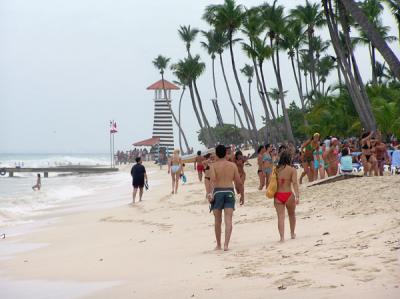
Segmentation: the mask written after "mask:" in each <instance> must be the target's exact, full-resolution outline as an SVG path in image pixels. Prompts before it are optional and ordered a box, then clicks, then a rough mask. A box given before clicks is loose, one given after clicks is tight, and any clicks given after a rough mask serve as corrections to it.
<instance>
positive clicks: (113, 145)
mask: <svg viewBox="0 0 400 299" xmlns="http://www.w3.org/2000/svg"><path fill="white" fill-rule="evenodd" d="M114 135H115V133H113V134H112V157H113V167H115V156H114Z"/></svg>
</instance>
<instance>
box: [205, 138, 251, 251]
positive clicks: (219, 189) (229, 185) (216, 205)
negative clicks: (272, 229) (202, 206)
mask: <svg viewBox="0 0 400 299" xmlns="http://www.w3.org/2000/svg"><path fill="white" fill-rule="evenodd" d="M215 153H216V155H217V160H216V161H215V162H214V163H212V164H211V167H210V179H211V185H212V186H214V189H213V191H212V192H211V193H209V194H208V195H207V198H208V201H209V202H210V210H211V211H213V213H214V218H215V238H216V240H217V247H216V248H215V249H216V250H221V249H222V247H221V224H222V210H224V220H225V242H224V250H225V251H227V250H228V246H229V241H230V238H231V234H232V216H233V211H234V209H235V191H234V190H235V189H234V184H235V187H236V190H238V191H239V194H240V204H241V205H243V203H244V194H243V184H242V180H241V179H240V175H239V171H238V168H237V166H236V164H235V163H232V162H229V161H227V160H226V147H225V146H224V145H218V146H217V147H216V148H215Z"/></svg>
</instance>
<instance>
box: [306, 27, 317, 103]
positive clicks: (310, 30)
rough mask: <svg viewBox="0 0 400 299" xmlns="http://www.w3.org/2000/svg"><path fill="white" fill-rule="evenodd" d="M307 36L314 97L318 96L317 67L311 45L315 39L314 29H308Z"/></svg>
mask: <svg viewBox="0 0 400 299" xmlns="http://www.w3.org/2000/svg"><path fill="white" fill-rule="evenodd" d="M307 35H308V56H309V60H310V72H309V73H310V79H311V87H312V90H313V91H314V95H315V94H316V91H317V83H316V79H315V65H314V49H313V47H312V44H311V40H312V37H313V34H312V29H311V28H308V30H307Z"/></svg>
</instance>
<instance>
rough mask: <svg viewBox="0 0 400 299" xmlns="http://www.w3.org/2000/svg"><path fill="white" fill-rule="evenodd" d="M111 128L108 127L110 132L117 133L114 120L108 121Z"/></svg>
mask: <svg viewBox="0 0 400 299" xmlns="http://www.w3.org/2000/svg"><path fill="white" fill-rule="evenodd" d="M110 125H111V128H110V133H112V134H114V133H117V132H118V130H117V123H116V122H115V121H112V122H110Z"/></svg>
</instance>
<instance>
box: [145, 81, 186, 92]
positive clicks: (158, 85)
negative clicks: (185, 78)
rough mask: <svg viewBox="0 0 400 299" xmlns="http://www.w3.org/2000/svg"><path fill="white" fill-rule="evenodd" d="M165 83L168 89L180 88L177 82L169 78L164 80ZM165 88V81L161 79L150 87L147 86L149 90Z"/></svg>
mask: <svg viewBox="0 0 400 299" xmlns="http://www.w3.org/2000/svg"><path fill="white" fill-rule="evenodd" d="M164 85H165V89H166V90H178V89H179V87H178V86H176V85H175V84H172V83H171V82H168V81H167V80H164ZM159 89H161V90H162V89H163V81H162V80H159V81H157V82H156V83H153V84H151V85H150V86H149V87H147V90H159Z"/></svg>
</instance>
